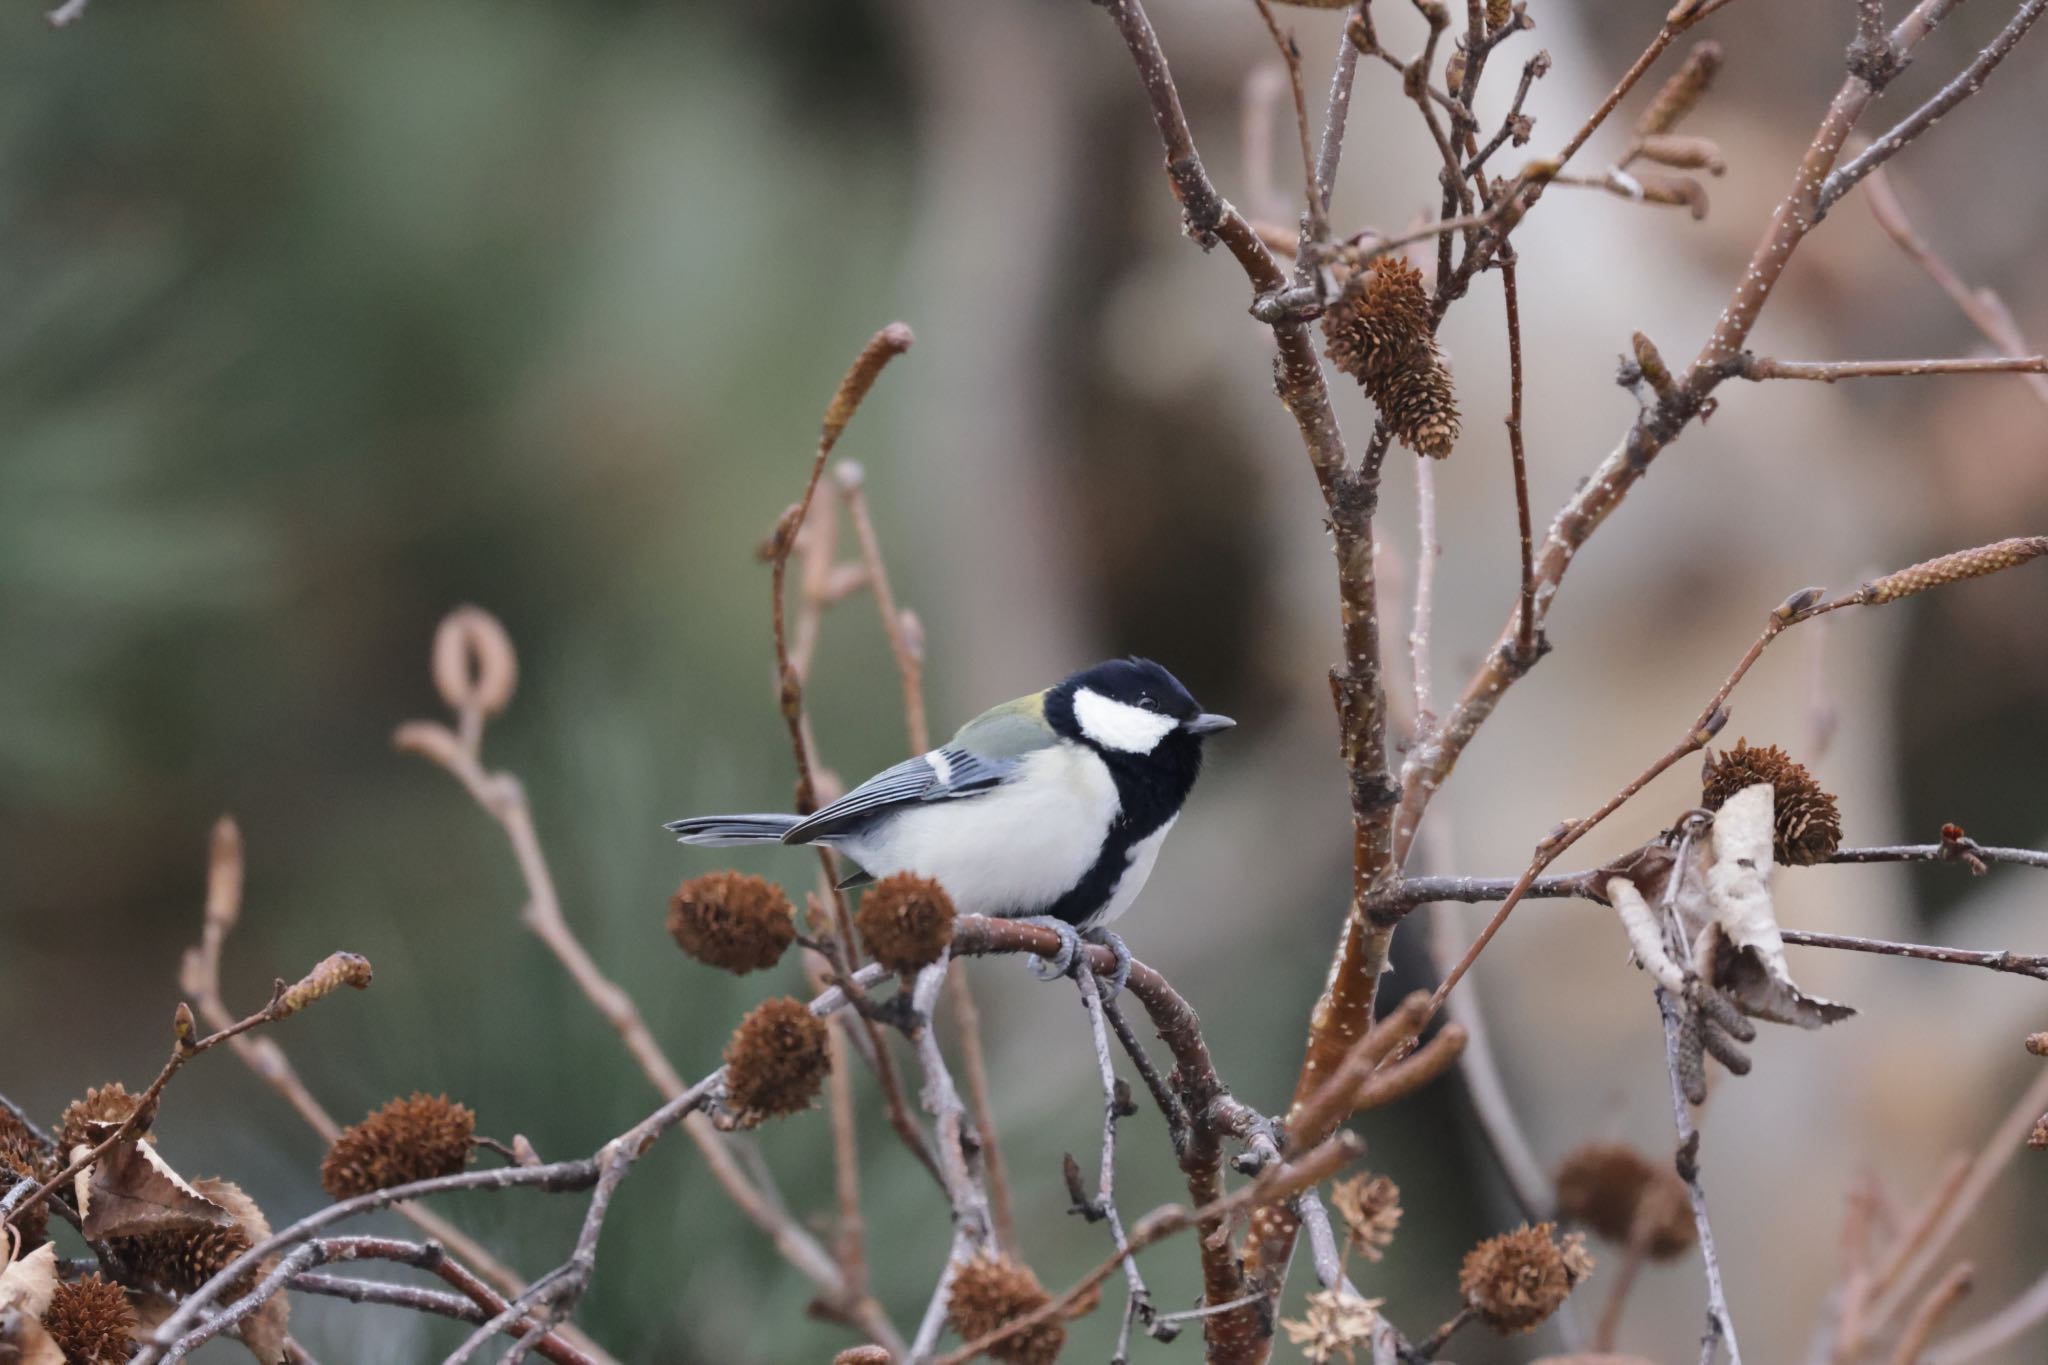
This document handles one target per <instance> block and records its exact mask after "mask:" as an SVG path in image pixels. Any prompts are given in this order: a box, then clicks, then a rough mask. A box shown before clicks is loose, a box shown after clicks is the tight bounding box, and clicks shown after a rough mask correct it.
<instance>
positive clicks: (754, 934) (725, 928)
mask: <svg viewBox="0 0 2048 1365" xmlns="http://www.w3.org/2000/svg"><path fill="white" fill-rule="evenodd" d="M668 931H669V933H670V935H672V936H673V937H674V939H675V941H676V945H677V946H678V947H680V948H681V949H682V950H683V951H684V952H686V953H688V954H689V955H690V956H691V957H694V958H696V959H697V960H698V961H699V962H702V963H703V964H704V965H705V966H707V967H717V968H719V969H720V970H721V971H728V972H731V973H732V974H733V975H735V976H745V975H746V974H747V973H748V972H753V971H760V970H762V969H764V968H767V967H773V966H774V965H775V964H776V963H777V962H780V961H781V960H782V955H783V953H785V952H787V951H788V950H789V945H790V944H791V943H793V942H795V941H796V911H795V909H794V908H793V907H792V906H791V905H790V903H789V897H788V896H786V895H784V894H783V892H782V888H781V887H779V886H777V885H775V884H774V883H773V882H769V881H763V880H762V879H761V878H759V877H750V876H747V875H746V874H745V873H741V872H709V873H706V874H705V875H704V876H701V877H692V878H690V880H688V881H686V882H684V883H683V884H682V885H681V886H679V887H677V888H676V893H675V894H674V895H673V896H670V897H669V900H668Z"/></svg>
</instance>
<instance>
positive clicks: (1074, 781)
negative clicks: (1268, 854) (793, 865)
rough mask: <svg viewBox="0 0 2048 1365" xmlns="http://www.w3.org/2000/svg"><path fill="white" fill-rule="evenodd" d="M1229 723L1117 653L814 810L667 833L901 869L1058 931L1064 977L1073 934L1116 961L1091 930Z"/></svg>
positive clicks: (1114, 902) (1151, 667)
mask: <svg viewBox="0 0 2048 1365" xmlns="http://www.w3.org/2000/svg"><path fill="white" fill-rule="evenodd" d="M1235 724H1236V722H1235V721H1233V720H1231V719H1230V717H1228V716H1219V715H1215V714H1213V713H1210V712H1207V711H1204V710H1202V708H1201V707H1200V706H1198V705H1196V703H1195V699H1194V698H1193V697H1192V696H1190V695H1188V690H1187V689H1186V688H1185V687H1183V686H1181V684H1180V682H1179V680H1178V679H1176V678H1175V677H1174V676H1173V675H1172V674H1171V673H1169V672H1167V671H1166V670H1165V669H1164V668H1161V667H1160V666H1159V665H1158V664H1156V663H1153V662H1152V661H1151V660H1149V659H1135V658H1134V659H1115V660H1111V661H1110V662H1108V663H1102V664H1097V665H1095V666H1094V667H1093V668H1088V669H1083V670H1082V671H1081V672H1079V673H1076V674H1074V675H1073V676H1072V677H1070V678H1068V679H1066V680H1065V681H1064V682H1062V683H1060V684H1059V685H1058V686H1056V687H1051V688H1048V689H1046V690H1045V691H1043V692H1034V693H1032V694H1031V695H1030V696H1028V697H1019V698H1018V699H1017V700H1016V701H1012V702H1005V703H1004V704H1003V705H1001V706H998V707H995V708H994V709H993V710H989V711H984V712H983V713H982V714H981V715H979V716H977V717H975V718H974V719H973V720H971V721H969V722H968V723H967V724H966V725H964V726H962V727H961V728H960V731H959V733H958V734H956V735H954V736H953V738H952V739H951V740H949V741H947V742H946V743H945V744H944V745H942V746H940V747H939V748H936V749H933V750H932V751H931V752H930V753H928V754H925V755H924V756H922V757H920V758H913V759H910V760H908V761H906V762H903V763H899V764H897V765H896V766H895V767H893V768H890V769H887V770H886V771H884V772H881V773H877V774H876V775H875V776H873V777H871V778H869V779H868V780H867V781H865V782H863V783H861V784H860V785H859V786H858V787H855V788H854V789H853V790H852V791H850V792H848V793H847V794H846V795H845V796H842V797H840V798H839V799H838V800H837V801H834V802H832V803H831V804H830V805H828V806H826V807H824V808H823V809H822V810H819V811H818V812H816V813H815V814H813V815H809V816H796V815H712V816H700V817H697V818H695V819H690V820H677V821H675V822H673V823H672V824H670V825H668V826H667V828H668V829H669V830H670V831H671V832H673V833H674V834H675V836H676V841H677V842H678V843H684V844H696V845H702V846H706V847H713V848H724V847H730V846H733V845H738V844H776V843H780V844H823V845H825V846H826V847H827V848H830V849H832V850H833V851H835V852H837V853H840V854H842V855H844V856H845V857H846V858H847V859H849V860H850V861H851V862H853V863H854V864H855V865H856V866H857V867H858V868H859V869H860V871H859V872H858V873H857V874H856V875H854V876H852V877H849V878H848V879H847V880H846V882H845V883H843V884H844V885H847V886H853V885H857V884H859V883H861V882H865V881H869V880H872V879H873V878H875V877H885V876H889V875H891V874H893V873H897V872H914V873H916V874H918V875H919V876H924V877H930V878H932V879H933V880H935V881H937V882H938V883H939V884H940V885H941V886H943V887H945V888H946V891H947V893H948V894H949V895H951V896H952V898H953V903H954V905H955V906H956V907H957V908H958V909H959V910H960V911H961V912H962V913H963V914H975V915H993V916H1001V917H1005V918H1012V919H1027V920H1036V921H1039V922H1041V923H1043V924H1045V925H1046V926H1047V927H1050V928H1053V929H1056V930H1058V931H1059V934H1060V939H1061V950H1060V953H1059V955H1058V956H1057V957H1055V958H1053V959H1051V960H1050V961H1042V962H1040V963H1038V964H1037V968H1036V969H1037V970H1038V971H1039V974H1040V975H1041V976H1044V977H1047V978H1048V979H1050V978H1051V977H1054V976H1059V975H1063V974H1065V973H1066V972H1067V971H1069V970H1070V969H1071V968H1072V966H1073V964H1074V962H1075V960H1076V956H1077V954H1078V952H1079V940H1080V939H1081V938H1082V937H1084V936H1085V937H1087V938H1089V939H1090V940H1092V941H1095V942H1100V943H1104V944H1106V945H1107V946H1109V947H1110V948H1111V949H1112V951H1114V952H1115V954H1116V957H1117V963H1118V971H1117V976H1116V980H1115V985H1116V986H1117V987H1121V986H1122V984H1123V978H1124V977H1125V976H1126V975H1127V974H1128V973H1129V969H1130V954H1129V952H1128V950H1126V949H1125V948H1124V946H1123V942H1122V940H1120V939H1118V938H1117V937H1116V936H1115V935H1114V934H1111V933H1109V932H1108V930H1107V929H1106V927H1105V926H1107V925H1108V924H1109V923H1110V922H1111V921H1113V920H1115V919H1116V918H1117V916H1119V915H1121V914H1123V912H1124V911H1126V910H1128V909H1129V908H1130V906H1131V902H1132V901H1134V900H1136V899H1137V897H1138V892H1139V891H1140V890H1142V889H1143V888H1144V885H1145V879H1146V878H1147V877H1149V876H1150V875H1151V873H1152V864H1153V863H1154V862H1155V861H1156V860H1157V859H1158V857H1159V846H1160V844H1161V843H1162V842H1164V841H1165V839H1166V834H1167V831H1168V830H1170V829H1172V828H1173V822H1174V821H1175V820H1176V819H1177V818H1179V815H1180V808H1181V805H1182V803H1184V802H1185V801H1186V800H1187V798H1188V792H1189V791H1190V790H1191V789H1192V788H1193V787H1194V785H1195V777H1196V775H1197V774H1198V773H1200V772H1201V769H1202V741H1203V739H1204V737H1206V736H1208V735H1211V734H1214V733H1215V732H1216V731H1218V730H1226V729H1229V728H1230V727H1231V726H1232V725H1235Z"/></svg>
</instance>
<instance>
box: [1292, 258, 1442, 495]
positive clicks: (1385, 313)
mask: <svg viewBox="0 0 2048 1365" xmlns="http://www.w3.org/2000/svg"><path fill="white" fill-rule="evenodd" d="M1323 340H1324V348H1325V350H1326V351H1327V352H1328V354H1329V357H1330V363H1331V364H1333V365H1335V366H1336V367H1337V368H1338V369H1340V370H1342V371H1344V373H1346V374H1348V375H1350V376H1351V377H1352V378H1353V379H1355V380H1357V381H1358V383H1359V384H1360V385H1361V386H1362V387H1363V388H1364V389H1365V391H1366V394H1367V396H1369V397H1370V398H1371V399H1372V401H1373V403H1374V405H1375V406H1376V407H1378V408H1379V410H1380V415H1381V416H1382V417H1383V418H1385V419H1386V422H1387V425H1388V426H1389V427H1390V428H1392V429H1393V432H1394V434H1395V435H1396V436H1397V437H1399V438H1400V440H1401V443H1402V444H1403V445H1405V446H1407V447H1408V448H1409V449H1411V450H1415V451H1418V452H1420V453H1422V454H1424V455H1429V456H1431V457H1433V458H1436V459H1442V458H1443V457H1444V456H1446V455H1449V454H1450V453H1451V447H1452V445H1453V444H1454V443H1455V442H1456V441H1457V439H1458V424H1459V417H1458V399H1457V392H1456V389H1455V386H1454V385H1453V383H1452V381H1451V372H1450V370H1449V368H1448V367H1447V366H1445V364H1444V361H1443V354H1442V352H1441V351H1439V350H1438V348H1437V344H1436V337H1435V334H1434V332H1433V329H1432V314H1431V309H1430V305H1429V291H1428V289H1427V288H1426V287H1424V285H1423V282H1422V272H1421V271H1420V270H1418V269H1416V268H1415V266H1413V265H1412V264H1410V263H1409V262H1408V260H1407V259H1406V258H1404V257H1402V256H1400V255H1398V254H1393V253H1389V254H1387V255H1383V256H1376V257H1374V258H1373V261H1372V265H1371V268H1370V269H1369V270H1368V272H1367V274H1366V277H1365V280H1364V282H1363V283H1362V284H1357V285H1356V287H1355V288H1353V287H1347V288H1346V289H1345V290H1344V292H1343V293H1342V294H1341V295H1340V296H1339V297H1338V299H1337V300H1336V302H1334V303H1332V304H1331V305H1330V307H1329V308H1328V309H1326V310H1325V311H1324V313H1323Z"/></svg>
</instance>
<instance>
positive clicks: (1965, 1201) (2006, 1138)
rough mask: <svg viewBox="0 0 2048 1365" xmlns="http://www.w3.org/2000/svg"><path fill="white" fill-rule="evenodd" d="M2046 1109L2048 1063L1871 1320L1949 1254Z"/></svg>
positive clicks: (1889, 1310) (1888, 1312)
mask: <svg viewBox="0 0 2048 1365" xmlns="http://www.w3.org/2000/svg"><path fill="white" fill-rule="evenodd" d="M2044 1109H2048V1068H2044V1069H2042V1070H2041V1071H2040V1072H2039V1074H2037V1075H2036V1076H2035V1078H2034V1083H2033V1084H2032V1085H2030V1086H2028V1087H2027V1089H2026V1091H2025V1092H2024V1093H2023V1094H2021V1096H2020V1097H2019V1099H2018V1100H2017V1101H2016V1102H2015V1103H2014V1104H2013V1106H2012V1108H2011V1109H2009V1110H2007V1111H2006V1114H2005V1117H2004V1118H2002V1119H2000V1120H1999V1122H1998V1124H1997V1126H1996V1127H1994V1128H1993V1129H1992V1130H1991V1135H1990V1137H1989V1138H1988V1139H1987V1140H1986V1142H1985V1144H1984V1147H1983V1149H1982V1150H1981V1151H1980V1152H1978V1154H1977V1156H1976V1157H1975V1159H1974V1160H1972V1161H1971V1163H1970V1171H1969V1174H1968V1175H1966V1176H1964V1177H1963V1180H1962V1182H1961V1184H1960V1185H1958V1186H1957V1187H1956V1191H1955V1197H1954V1198H1953V1199H1952V1200H1950V1201H1949V1202H1948V1203H1947V1205H1946V1206H1944V1207H1943V1208H1942V1210H1941V1215H1940V1217H1939V1218H1938V1219H1937V1220H1936V1221H1935V1224H1934V1226H1933V1228H1932V1230H1930V1231H1929V1232H1928V1234H1927V1236H1926V1237H1925V1238H1924V1239H1922V1242H1921V1244H1920V1246H1919V1249H1918V1250H1917V1251H1916V1252H1915V1253H1914V1254H1913V1256H1912V1258H1911V1259H1910V1260H1908V1261H1907V1262H1906V1266H1905V1268H1904V1269H1903V1270H1901V1271H1900V1272H1899V1273H1898V1275H1897V1276H1896V1277H1895V1278H1894V1279H1893V1281H1892V1285H1891V1289H1890V1292H1888V1293H1886V1294H1885V1295H1883V1296H1882V1297H1880V1298H1879V1299H1878V1300H1877V1303H1876V1305H1875V1307H1874V1308H1873V1310H1872V1314H1871V1318H1872V1321H1873V1322H1879V1323H1881V1322H1886V1321H1889V1320H1890V1319H1892V1318H1893V1317H1894V1316H1896V1315H1897V1314H1898V1312H1899V1311H1900V1310H1901V1309H1902V1308H1903V1307H1904V1306H1905V1304H1906V1302H1907V1301H1908V1299H1910V1297H1911V1296H1912V1294H1913V1293H1914V1291H1915V1290H1916V1289H1918V1288H1919V1285H1920V1282H1921V1281H1922V1280H1923V1279H1925V1278H1926V1276H1927V1274H1928V1272H1929V1271H1931V1270H1932V1269H1933V1268H1934V1267H1935V1265H1936V1263H1937V1262H1939V1261H1940V1260H1941V1258H1942V1257H1943V1256H1944V1255H1946V1254H1947V1252H1948V1247H1949V1243H1950V1242H1952V1241H1954V1240H1955V1236H1956V1233H1957V1232H1959V1231H1961V1229H1962V1226H1963V1224H1964V1223H1966V1222H1968V1221H1969V1218H1970V1215H1971V1214H1973V1213H1975V1212H1976V1211H1977V1208H1978V1207H1979V1206H1980V1205H1981V1204H1982V1203H1983V1202H1984V1197H1985V1196H1986V1195H1987V1194H1989V1193H1990V1191H1991V1187H1992V1185H1993V1184H1995V1183H1996V1182H1997V1180H1998V1177H1999V1176H2000V1175H2002V1174H2003V1173H2004V1171H2005V1168H2006V1167H2007V1166H2008V1165H2010V1164H2011V1162H2012V1159H2013V1157H2014V1156H2015V1155H2016V1154H2018V1153H2019V1152H2020V1151H2022V1150H2024V1148H2025V1144H2026V1137H2027V1133H2028V1132H2029V1131H2030V1130H2031V1129H2032V1128H2033V1126H2034V1123H2035V1121H2036V1120H2037V1119H2039V1118H2040V1116H2041V1112H2042V1111H2043V1110H2044Z"/></svg>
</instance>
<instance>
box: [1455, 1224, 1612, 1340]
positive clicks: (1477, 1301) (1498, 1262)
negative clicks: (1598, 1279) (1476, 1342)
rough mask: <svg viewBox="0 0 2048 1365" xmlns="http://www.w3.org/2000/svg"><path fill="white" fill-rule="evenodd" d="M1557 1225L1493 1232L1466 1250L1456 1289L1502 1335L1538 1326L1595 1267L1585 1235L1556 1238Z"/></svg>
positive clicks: (1562, 1304)
mask: <svg viewBox="0 0 2048 1365" xmlns="http://www.w3.org/2000/svg"><path fill="white" fill-rule="evenodd" d="M1554 1231H1555V1229H1554V1228H1553V1227H1552V1226H1551V1225H1550V1224H1549V1223H1538V1224H1536V1225H1535V1226H1534V1227H1528V1226H1524V1227H1521V1228H1517V1229H1516V1230H1515V1231H1513V1232H1504V1233H1502V1234H1501V1235H1500V1236H1498V1237H1489V1238H1487V1239H1486V1240H1485V1241H1483V1242H1481V1243H1480V1244H1479V1245H1478V1246H1476V1247H1474V1248H1472V1250H1471V1251H1469V1252H1467V1253H1466V1255H1465V1264H1464V1266H1463V1268H1462V1269H1460V1270H1459V1272H1458V1292H1459V1293H1460V1294H1462V1295H1463V1296H1464V1298H1465V1303H1466V1304H1467V1306H1469V1307H1470V1308H1471V1309H1472V1311H1473V1312H1474V1313H1477V1314H1478V1315H1479V1320H1480V1321H1481V1322H1484V1323H1485V1324H1486V1325H1487V1326H1488V1327H1491V1328H1492V1329H1493V1330H1494V1331H1496V1332H1498V1333H1500V1334H1501V1335H1502V1336H1514V1335H1516V1334H1518V1333H1521V1332H1533V1331H1535V1330H1536V1328H1537V1327H1538V1326H1540V1325H1541V1324H1542V1323H1543V1321H1544V1320H1545V1319H1546V1318H1548V1317H1549V1316H1550V1315H1551V1314H1552V1313H1555V1312H1556V1311H1557V1310H1558V1309H1559V1308H1561V1307H1563V1306H1564V1301H1565V1299H1566V1298H1568V1297H1570V1295H1571V1292H1572V1289H1573V1287H1574V1286H1576V1285H1577V1284H1578V1283H1579V1282H1580V1281H1581V1280H1583V1279H1585V1278H1586V1277H1587V1276H1588V1275H1590V1274H1592V1273H1593V1257H1592V1255H1591V1254H1590V1253H1589V1252H1587V1250H1586V1242H1585V1239H1584V1238H1583V1237H1581V1236H1579V1235H1578V1234H1577V1233H1572V1234H1570V1235H1569V1236H1567V1237H1565V1238H1564V1239H1563V1240H1562V1241H1557V1240H1553V1238H1552V1233H1553V1232H1554Z"/></svg>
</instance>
